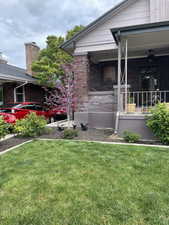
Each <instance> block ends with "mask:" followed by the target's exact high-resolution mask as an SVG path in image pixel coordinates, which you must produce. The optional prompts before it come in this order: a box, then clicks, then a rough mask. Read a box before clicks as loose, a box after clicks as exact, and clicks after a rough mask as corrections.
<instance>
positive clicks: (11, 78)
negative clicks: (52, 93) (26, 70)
mask: <svg viewBox="0 0 169 225" xmlns="http://www.w3.org/2000/svg"><path fill="white" fill-rule="evenodd" d="M28 76H29V75H28ZM30 78H32V77H30ZM0 80H7V81H19V82H31V83H35V82H36V80H31V79H30V80H29V79H25V78H17V77H16V76H11V75H5V74H2V73H0Z"/></svg>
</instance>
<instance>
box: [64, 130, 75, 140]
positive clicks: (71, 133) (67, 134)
mask: <svg viewBox="0 0 169 225" xmlns="http://www.w3.org/2000/svg"><path fill="white" fill-rule="evenodd" d="M77 136H78V131H77V130H71V129H66V130H64V131H63V138H64V139H73V138H75V137H77Z"/></svg>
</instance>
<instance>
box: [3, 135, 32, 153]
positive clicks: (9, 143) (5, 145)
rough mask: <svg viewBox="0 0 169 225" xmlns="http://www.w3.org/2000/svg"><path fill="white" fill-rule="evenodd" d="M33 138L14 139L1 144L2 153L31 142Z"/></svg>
mask: <svg viewBox="0 0 169 225" xmlns="http://www.w3.org/2000/svg"><path fill="white" fill-rule="evenodd" d="M29 140H31V138H21V137H13V138H10V139H7V140H4V141H1V142H0V152H3V151H5V150H7V149H9V148H11V147H14V146H16V145H19V144H22V143H24V142H25V141H29Z"/></svg>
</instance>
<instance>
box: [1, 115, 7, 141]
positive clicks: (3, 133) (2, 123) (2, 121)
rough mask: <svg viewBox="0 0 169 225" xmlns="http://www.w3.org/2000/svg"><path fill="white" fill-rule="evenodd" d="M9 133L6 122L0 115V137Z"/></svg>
mask: <svg viewBox="0 0 169 225" xmlns="http://www.w3.org/2000/svg"><path fill="white" fill-rule="evenodd" d="M8 133H9V129H8V124H7V123H5V121H4V119H3V117H2V116H1V117H0V138H3V137H5V135H7V134H8Z"/></svg>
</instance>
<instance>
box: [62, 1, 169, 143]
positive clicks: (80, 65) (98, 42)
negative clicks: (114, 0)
mask: <svg viewBox="0 0 169 225" xmlns="http://www.w3.org/2000/svg"><path fill="white" fill-rule="evenodd" d="M61 48H62V49H64V50H65V51H67V52H69V53H71V54H72V55H74V75H75V79H76V82H77V87H78V89H77V95H78V99H79V104H78V110H77V112H76V113H75V120H76V121H83V122H86V123H88V124H89V126H91V127H96V128H114V129H115V131H116V132H118V133H119V134H122V132H123V131H124V130H132V131H135V132H138V133H140V134H141V135H142V137H143V138H147V139H151V138H153V136H152V134H151V133H150V131H149V130H148V128H147V127H146V125H145V114H147V113H148V112H149V111H150V108H151V107H153V106H154V105H155V104H156V103H157V102H159V101H161V102H169V1H168V0H125V1H122V2H121V3H120V4H118V5H117V6H116V7H114V8H113V9H111V10H110V11H108V12H107V13H105V14H104V15H103V16H101V17H100V18H98V19H97V20H96V21H94V22H93V23H91V24H90V25H89V26H87V27H86V28H85V29H84V30H83V31H81V32H80V33H78V34H77V35H75V36H74V37H73V38H72V39H70V40H69V41H67V42H65V43H64V44H63V45H62V46H61Z"/></svg>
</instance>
